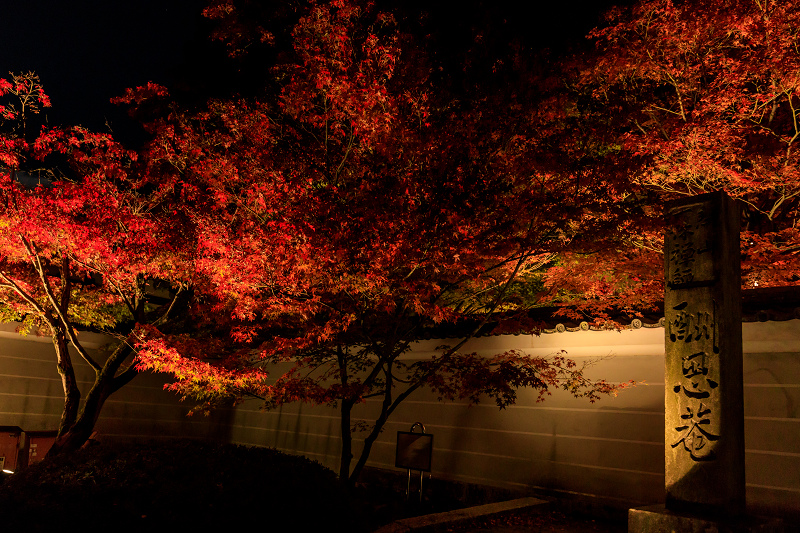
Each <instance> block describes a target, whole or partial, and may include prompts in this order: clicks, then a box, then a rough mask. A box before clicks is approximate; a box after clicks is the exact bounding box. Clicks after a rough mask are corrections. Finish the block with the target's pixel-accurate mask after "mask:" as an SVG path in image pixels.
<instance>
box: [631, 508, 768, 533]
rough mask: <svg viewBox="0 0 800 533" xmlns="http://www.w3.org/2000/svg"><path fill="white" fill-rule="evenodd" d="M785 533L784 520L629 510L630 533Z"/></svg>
mask: <svg viewBox="0 0 800 533" xmlns="http://www.w3.org/2000/svg"><path fill="white" fill-rule="evenodd" d="M662 532H666V533H783V521H782V520H779V519H776V518H763V517H757V516H739V517H735V518H727V517H713V518H709V517H704V516H701V515H697V514H688V513H676V512H674V511H670V510H669V509H667V508H666V507H664V505H651V506H648V507H640V508H638V509H629V510H628V533H662Z"/></svg>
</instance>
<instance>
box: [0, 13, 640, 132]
mask: <svg viewBox="0 0 800 533" xmlns="http://www.w3.org/2000/svg"><path fill="white" fill-rule="evenodd" d="M404 1H406V2H407V1H408V0H404ZM417 1H418V2H419V4H420V5H423V6H426V7H430V6H435V9H436V10H438V13H439V16H438V18H437V20H438V21H439V22H437V23H441V24H453V22H454V21H455V20H456V19H455V18H450V17H451V15H450V13H452V17H466V18H468V19H470V16H471V15H473V16H472V17H471V19H470V22H468V24H467V25H469V24H471V23H472V21H474V19H475V17H474V11H473V12H472V13H471V14H470V13H467V12H466V11H465V7H466V6H467V5H479V6H480V5H485V6H489V8H490V9H492V10H493V11H494V12H495V14H496V15H499V18H500V20H505V21H506V22H507V24H508V29H509V34H517V35H519V36H521V37H522V38H523V39H525V40H526V41H527V42H528V44H529V45H530V46H532V47H534V48H538V47H543V46H550V47H556V48H558V47H563V46H564V43H567V42H571V41H576V40H578V41H579V40H581V38H582V36H583V35H585V33H586V32H587V31H588V30H589V29H590V28H591V27H592V26H594V24H595V22H596V21H597V20H598V16H599V14H600V13H601V12H602V11H603V10H604V9H606V8H607V7H608V6H609V5H610V4H611V2H610V1H609V0H556V1H552V0H551V1H548V2H540V1H536V0H494V1H488V0H471V2H469V1H468V2H460V3H457V4H453V3H452V2H448V3H447V4H445V3H444V2H441V1H439V2H437V0H433V1H432V2H431V1H428V2H423V1H421V0H417ZM623 1H624V0H623ZM413 2H414V0H411V2H409V3H408V4H406V5H411V3H413ZM1 4H2V6H1V7H0V50H2V55H0V77H5V76H6V74H7V72H9V71H14V72H20V71H28V70H34V71H36V72H37V73H38V74H39V76H40V77H41V79H42V82H43V84H44V87H45V90H46V91H47V92H48V94H49V95H50V97H51V100H52V102H53V108H51V109H50V110H48V111H47V115H48V120H49V122H50V123H51V124H82V125H85V126H88V127H90V128H92V129H96V130H98V129H104V127H105V126H104V124H105V123H106V121H109V122H110V123H111V124H112V127H113V128H114V130H115V131H116V132H117V133H119V131H118V128H120V127H121V128H123V129H125V128H130V125H126V124H125V122H126V121H127V119H126V117H125V113H124V111H123V110H122V109H119V108H118V107H117V106H112V105H111V104H109V103H108V100H109V98H111V97H113V96H118V95H120V94H122V93H123V92H124V90H125V88H127V87H132V86H136V85H142V84H144V83H146V82H147V81H148V80H152V81H155V82H158V83H162V84H164V85H167V86H170V85H171V84H172V83H173V82H174V81H175V80H176V76H178V77H180V73H181V72H184V71H186V69H191V68H195V69H197V68H198V67H199V68H202V65H203V61H202V53H204V52H198V51H197V50H198V49H203V48H204V47H208V46H209V45H208V44H206V43H207V42H208V41H207V39H206V37H205V35H206V32H207V29H208V26H207V24H206V23H205V22H204V21H203V19H202V17H201V16H200V11H201V9H202V7H203V5H204V1H203V0H111V1H110V0H71V1H70V0H24V1H23V0H7V1H4V2H2V3H1ZM212 75H213V74H212Z"/></svg>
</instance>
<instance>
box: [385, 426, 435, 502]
mask: <svg viewBox="0 0 800 533" xmlns="http://www.w3.org/2000/svg"><path fill="white" fill-rule="evenodd" d="M417 426H419V427H420V428H422V433H414V429H416V427H417ZM432 455H433V435H431V434H430V433H425V426H424V425H423V424H422V422H417V423H415V424H414V425H413V426H411V431H398V432H397V454H396V455H395V462H394V463H395V466H396V467H398V468H405V469H407V470H408V483H407V485H406V500H408V499H409V496H410V494H411V471H412V470H418V471H419V501H420V502H422V480H423V476H424V474H423V472H430V471H431V456H432Z"/></svg>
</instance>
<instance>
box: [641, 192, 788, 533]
mask: <svg viewBox="0 0 800 533" xmlns="http://www.w3.org/2000/svg"><path fill="white" fill-rule="evenodd" d="M665 214H666V232H665V236H664V267H665V282H666V292H665V295H664V315H665V332H664V334H665V375H664V380H665V382H664V385H665V387H664V388H665V402H664V409H665V413H664V452H665V453H664V455H665V472H664V474H665V484H666V504H665V505H655V506H650V507H645V508H641V509H631V510H630V511H629V512H628V531H629V532H640V533H644V532H654V533H655V532H663V531H670V532H672V533H684V532H685V533H689V532H692V533H696V532H698V531H714V532H720V533H721V532H736V533H739V532H742V533H744V532H764V533H767V532H770V533H774V532H779V531H782V530H783V527H782V523H781V522H780V521H775V520H770V519H760V518H754V517H748V516H744V514H745V479H744V477H745V476H744V406H743V386H742V316H741V312H742V311H741V309H742V297H741V261H740V257H739V218H740V212H739V208H738V207H737V204H736V202H735V201H734V200H732V199H731V198H729V197H728V196H727V195H726V194H725V193H724V192H721V191H720V192H714V193H709V194H703V195H700V196H695V197H692V198H686V199H683V200H678V201H675V202H670V203H668V204H667V205H666V206H665Z"/></svg>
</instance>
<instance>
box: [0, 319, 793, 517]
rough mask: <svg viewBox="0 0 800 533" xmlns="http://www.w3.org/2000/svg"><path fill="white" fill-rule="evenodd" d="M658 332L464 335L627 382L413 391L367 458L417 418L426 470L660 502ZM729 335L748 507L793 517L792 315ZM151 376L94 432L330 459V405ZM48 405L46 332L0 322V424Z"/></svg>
mask: <svg viewBox="0 0 800 533" xmlns="http://www.w3.org/2000/svg"><path fill="white" fill-rule="evenodd" d="M82 335H83V336H84V337H85V339H84V341H85V342H86V343H87V347H89V348H91V349H93V350H100V348H101V347H102V345H103V344H104V343H105V339H104V338H103V337H100V336H92V335H91V334H82ZM663 336H664V330H663V329H662V328H642V329H638V330H625V331H622V332H617V331H579V332H566V333H554V334H545V335H542V336H539V337H537V336H531V335H519V336H513V335H509V336H498V337H485V338H480V339H473V340H472V341H470V343H469V344H468V345H467V346H466V347H465V350H469V351H475V352H478V353H481V354H485V355H494V354H496V353H500V352H503V351H505V350H508V349H522V350H525V351H526V352H528V353H530V354H532V355H548V354H551V353H554V352H557V351H559V350H562V349H563V350H566V351H567V355H568V356H569V357H571V358H573V359H575V360H576V361H578V362H579V363H580V362H584V361H590V360H596V359H599V360H598V361H597V362H596V363H595V364H594V365H593V366H592V367H591V368H590V370H589V371H588V373H589V375H591V376H593V377H597V378H604V379H606V380H608V381H614V382H625V381H628V380H635V381H637V382H640V384H639V385H637V386H636V387H634V388H631V389H626V390H624V391H622V392H621V393H620V394H619V395H618V396H617V397H615V398H613V397H609V398H603V399H602V400H601V401H599V402H597V403H595V404H590V403H588V402H587V401H585V400H581V399H575V398H572V397H571V396H569V395H568V394H566V393H563V392H560V391H554V392H553V394H552V396H549V397H548V398H547V399H546V401H544V402H537V401H536V394H535V393H533V392H532V391H527V390H522V391H520V392H519V394H518V401H517V403H516V405H513V406H510V407H508V408H507V409H505V410H503V411H501V410H499V409H498V408H497V406H496V405H494V404H493V403H480V404H478V405H474V406H468V405H466V404H465V403H463V402H450V403H441V402H439V401H437V399H436V398H435V397H434V396H433V395H432V394H431V393H430V392H427V391H418V392H417V393H415V394H414V395H412V396H411V397H410V398H409V400H408V401H407V402H406V403H405V404H404V405H402V406H401V407H400V408H398V410H397V411H396V412H395V414H394V415H393V417H392V419H391V420H390V421H389V423H388V425H387V428H386V430H385V431H384V433H383V435H382V436H381V438H380V439H379V441H378V442H377V443H376V445H375V447H374V449H373V453H372V456H371V461H370V464H371V465H373V466H379V467H385V468H394V454H395V442H396V432H397V431H407V430H408V429H409V428H410V427H411V425H412V424H413V423H415V422H422V423H423V424H425V427H426V430H427V431H428V432H429V433H433V434H434V457H433V473H432V475H433V476H435V477H439V478H449V479H456V480H462V481H468V482H476V483H483V484H489V485H494V486H503V487H509V488H516V489H526V488H531V487H541V488H547V489H554V490H562V491H569V492H577V493H583V494H593V495H598V496H604V497H608V498H617V499H619V501H620V502H623V501H625V502H632V503H636V502H638V503H651V502H658V501H661V500H663V492H664V489H663V484H664V476H663V468H664V452H663V446H664V444H663V442H664V418H663V408H664V338H663ZM743 337H744V351H745V356H744V381H745V386H744V396H745V432H746V442H745V447H746V462H747V463H746V472H747V496H748V503H749V505H750V506H751V507H752V508H753V509H754V510H757V511H761V512H770V513H776V514H790V515H794V516H800V445H799V444H798V443H800V320H791V321H786V322H765V323H745V324H743ZM446 342H447V341H441V340H431V341H424V342H419V343H417V344H416V345H415V346H414V350H413V351H412V352H411V353H409V354H407V356H406V357H407V358H409V359H411V360H413V359H420V358H424V357H428V356H429V355H430V354H431V353H433V351H434V349H435V347H436V346H438V345H440V344H443V343H446ZM98 353H99V351H98ZM76 370H77V373H78V379H79V381H80V382H81V383H82V386H83V388H84V390H85V388H86V386H88V384H89V382H90V380H91V377H92V371H91V369H89V368H88V366H86V365H84V364H83V363H81V362H80V361H79V358H76ZM276 370H280V369H276ZM163 383H164V379H163V378H162V377H161V376H156V375H149V374H147V375H141V376H138V377H137V378H135V379H134V381H133V382H131V383H130V384H129V385H128V386H126V387H124V388H123V389H122V390H120V391H119V392H118V393H116V394H115V395H113V396H112V397H111V398H110V399H109V400H108V402H107V405H106V407H105V408H104V410H103V413H102V415H101V418H100V421H99V422H98V426H97V429H98V431H99V432H100V436H101V438H102V437H103V436H105V437H107V438H119V439H132V438H138V437H172V436H191V437H201V438H218V439H223V440H229V441H231V442H237V443H242V444H251V445H260V446H272V447H276V448H278V449H281V450H284V451H288V452H292V453H298V454H302V455H306V456H308V457H310V458H312V459H316V460H318V461H320V462H321V463H323V464H325V465H327V466H329V467H331V468H334V469H335V468H337V466H338V453H339V440H338V437H339V426H338V416H337V412H336V411H335V410H334V409H332V408H328V407H313V406H308V405H303V404H292V405H287V406H284V407H282V408H280V409H277V410H274V411H261V410H260V409H259V407H260V406H259V404H258V403H257V402H248V403H245V404H243V405H241V406H239V407H238V408H236V409H234V410H220V411H218V412H215V413H214V414H213V415H212V416H211V417H208V418H206V417H202V416H195V417H192V418H187V417H186V416H185V415H186V412H187V411H188V409H189V407H190V406H189V405H186V404H182V403H180V402H179V401H178V400H177V399H176V397H175V396H174V395H173V394H171V393H169V392H166V391H164V390H162V388H163ZM62 405H63V396H62V391H61V384H60V380H59V377H58V374H57V373H56V367H55V359H54V355H53V348H52V345H51V344H50V340H49V339H48V338H37V337H19V336H18V335H17V334H16V333H14V331H13V325H2V326H0V425H16V426H20V427H22V428H23V429H27V430H45V429H54V428H55V427H56V426H57V424H58V419H59V417H60V413H61V407H62ZM377 407H378V405H377V404H376V403H375V402H367V403H366V404H364V405H362V406H359V408H358V411H357V413H356V416H357V417H361V418H362V419H364V420H370V416H371V414H372V413H375V412H376V409H377ZM356 444H357V445H358V443H356Z"/></svg>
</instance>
